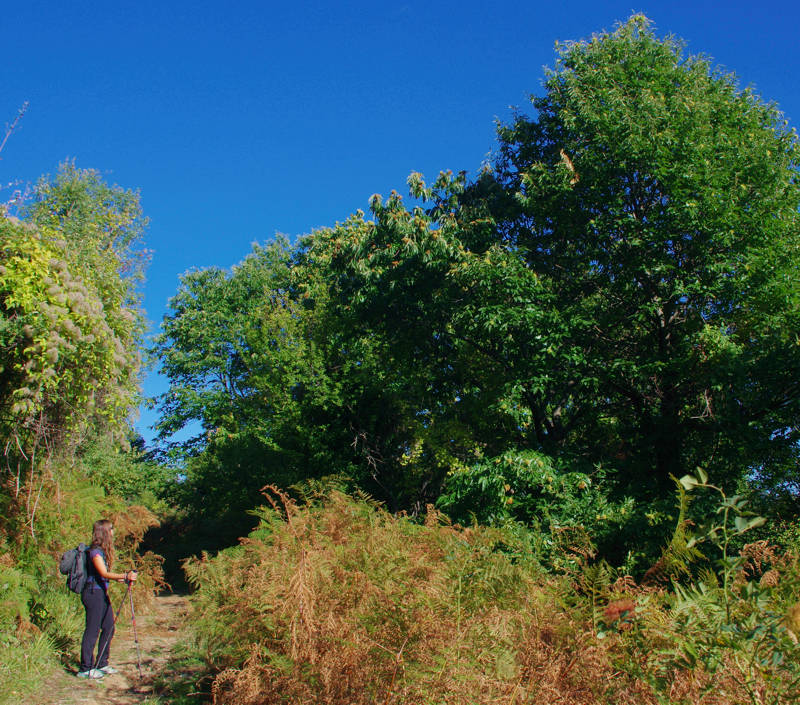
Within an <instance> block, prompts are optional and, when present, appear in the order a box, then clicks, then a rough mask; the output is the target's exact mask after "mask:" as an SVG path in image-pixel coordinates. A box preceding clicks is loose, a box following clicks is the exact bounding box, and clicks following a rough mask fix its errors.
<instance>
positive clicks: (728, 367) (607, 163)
mask: <svg viewBox="0 0 800 705" xmlns="http://www.w3.org/2000/svg"><path fill="white" fill-rule="evenodd" d="M545 88H546V92H545V94H544V95H543V96H542V97H538V98H534V99H532V103H533V107H534V108H535V110H536V114H535V116H534V117H526V116H523V115H520V116H518V117H517V119H516V120H515V121H514V122H513V123H512V124H511V125H507V126H503V127H501V128H500V130H499V139H500V155H499V159H498V163H497V179H498V182H499V183H500V184H501V185H502V186H503V188H504V190H505V191H506V192H509V193H512V194H513V195H514V197H515V199H516V201H517V204H518V205H517V208H516V209H515V210H514V211H512V212H511V213H504V212H502V211H498V212H496V217H497V220H498V234H500V236H501V238H502V242H503V245H504V247H505V248H506V249H507V250H509V251H513V252H515V253H516V254H517V255H518V256H519V258H520V260H521V261H523V262H524V264H525V267H526V268H527V269H529V270H530V271H532V272H533V273H535V274H536V275H537V276H538V277H541V278H542V279H544V280H546V282H547V285H548V287H549V288H550V289H551V291H552V293H553V296H554V299H553V303H554V305H555V308H556V309H557V310H558V311H559V312H560V314H561V316H562V317H563V318H564V319H565V320H567V321H568V322H569V344H570V345H572V346H573V347H574V349H576V350H577V351H579V354H578V355H577V356H576V358H575V364H574V365H573V366H571V367H562V368H560V369H558V370H556V372H555V377H556V379H557V381H558V384H559V387H560V397H561V398H562V399H563V402H564V403H561V400H560V399H559V400H558V401H559V403H558V408H560V409H561V410H562V418H563V419H564V422H563V423H562V424H560V428H559V429H558V430H557V433H558V434H559V435H560V436H561V438H559V441H560V442H563V443H566V444H569V445H572V446H573V447H577V448H578V449H580V450H581V452H583V453H587V454H589V455H591V456H594V457H596V458H609V457H616V463H617V464H618V465H619V467H620V468H622V469H623V470H624V471H625V472H627V473H630V481H631V483H641V484H650V485H652V486H653V487H654V489H656V490H657V491H663V490H664V489H665V488H667V487H669V486H670V475H675V476H679V475H680V474H681V473H682V472H684V471H685V470H686V469H690V470H691V469H692V468H694V467H695V466H696V465H703V466H708V467H710V468H711V472H712V473H713V474H717V475H718V476H719V477H720V481H725V480H728V481H734V480H735V479H736V478H741V477H742V476H743V475H745V474H747V473H748V472H755V471H758V472H761V473H771V472H773V471H778V470H779V467H778V466H782V468H781V470H786V469H787V467H790V468H792V469H793V470H794V471H795V472H796V469H797V452H796V443H797V439H798V437H797V424H796V419H797V418H798V412H800V384H799V383H798V379H800V376H798V372H800V354H799V353H800V348H798V338H797V331H798V329H799V328H798V324H799V323H800V279H799V277H800V218H799V217H798V205H799V204H800V182H799V181H798V158H799V156H800V155H799V153H798V142H797V136H796V132H795V131H794V130H790V129H789V127H788V124H787V122H786V121H785V120H784V119H783V116H782V114H781V113H780V112H779V111H778V109H777V107H776V106H774V105H772V104H767V103H765V102H763V101H762V100H761V98H760V97H759V96H758V95H757V94H755V93H754V92H753V91H752V90H751V89H744V90H741V89H740V88H739V87H738V85H737V83H736V79H735V77H734V76H733V75H732V74H726V73H723V72H721V71H719V70H717V69H714V68H713V67H712V65H711V64H710V63H709V61H708V60H706V59H705V58H702V57H691V56H686V55H685V54H684V47H683V45H682V43H681V42H680V41H678V40H676V39H674V38H671V37H668V38H667V39H664V40H661V39H658V38H657V37H656V36H655V35H654V34H653V32H652V30H651V29H650V27H649V23H648V21H647V19H646V18H644V17H642V16H635V17H632V18H631V19H630V20H629V21H628V22H627V23H625V24H624V25H622V26H620V27H619V28H618V29H617V30H616V31H614V32H613V33H610V34H607V33H604V34H600V35H596V36H594V37H593V38H592V39H591V40H589V41H583V42H579V43H576V44H569V45H566V46H563V47H561V48H560V50H559V56H558V62H557V64H556V68H555V69H554V70H553V71H551V72H549V73H548V76H547V79H546V82H545ZM585 380H591V387H592V388H593V393H591V394H581V395H578V394H574V393H566V392H567V390H569V389H570V385H575V384H576V383H577V384H581V385H582V386H585V385H584V381H585ZM552 401H555V398H554V399H553V400H552ZM553 406H554V407H555V404H554V405H553ZM562 439H563V440H562ZM779 447H780V448H782V451H778V450H777V449H778V448H779ZM779 457H780V460H779V459H778V458H779ZM776 463H777V464H776ZM787 464H788V465H787Z"/></svg>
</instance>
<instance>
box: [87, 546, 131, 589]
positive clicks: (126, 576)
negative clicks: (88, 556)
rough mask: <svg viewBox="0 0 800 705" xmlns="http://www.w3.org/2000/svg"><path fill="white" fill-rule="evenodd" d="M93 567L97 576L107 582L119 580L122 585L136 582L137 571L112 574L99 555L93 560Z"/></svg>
mask: <svg viewBox="0 0 800 705" xmlns="http://www.w3.org/2000/svg"><path fill="white" fill-rule="evenodd" d="M92 565H94V569H95V570H96V571H97V574H98V575H99V576H100V577H101V578H105V579H106V580H118V581H119V582H121V583H124V582H133V581H134V580H136V571H135V570H129V571H128V572H127V573H110V572H109V571H108V568H106V562H105V561H104V560H103V556H101V555H100V554H99V553H96V554H95V556H94V558H92Z"/></svg>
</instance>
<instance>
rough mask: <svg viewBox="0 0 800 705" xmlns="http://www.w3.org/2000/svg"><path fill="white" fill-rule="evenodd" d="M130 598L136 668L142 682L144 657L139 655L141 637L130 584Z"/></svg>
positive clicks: (129, 584)
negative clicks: (137, 627)
mask: <svg viewBox="0 0 800 705" xmlns="http://www.w3.org/2000/svg"><path fill="white" fill-rule="evenodd" d="M128 597H129V598H130V601H131V624H132V625H133V643H134V644H136V666H137V668H138V669H139V680H142V655H141V653H139V637H138V635H137V634H136V613H135V612H134V611H133V590H131V583H128Z"/></svg>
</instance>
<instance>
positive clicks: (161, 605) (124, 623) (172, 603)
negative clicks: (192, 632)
mask: <svg viewBox="0 0 800 705" xmlns="http://www.w3.org/2000/svg"><path fill="white" fill-rule="evenodd" d="M186 605H187V602H186V598H185V597H181V596H180V595H162V596H159V597H156V598H155V603H154V604H153V605H152V606H151V607H150V609H149V611H148V613H147V614H140V613H139V611H138V610H137V613H136V631H137V634H138V637H139V650H140V652H141V659H142V676H143V677H142V678H141V680H140V679H139V672H138V669H137V659H136V645H135V643H134V640H133V630H132V629H131V618H130V612H129V611H128V609H127V607H126V608H125V609H123V611H122V614H121V615H120V618H119V623H118V624H117V633H116V634H115V636H114V640H113V641H112V642H111V646H112V654H111V664H112V665H113V666H114V667H115V668H116V669H118V671H119V673H116V674H114V675H110V676H106V677H105V678H103V679H102V680H100V681H89V680H84V679H82V678H76V677H75V671H74V670H73V671H71V672H70V671H68V670H64V671H59V672H58V673H56V674H55V676H54V678H53V679H52V680H51V681H50V682H49V683H48V687H47V690H46V691H45V692H44V693H42V694H41V695H40V696H39V698H40V699H39V700H38V701H37V703H39V704H40V705H137V704H140V703H147V701H148V698H150V699H151V700H150V702H153V703H154V702H158V700H157V698H155V697H154V693H153V679H154V678H155V676H156V675H157V674H158V672H159V670H160V669H161V667H162V666H163V664H164V663H165V662H166V661H167V659H168V658H169V656H170V653H171V650H172V647H173V645H174V644H175V642H176V641H177V639H178V635H179V630H180V627H181V624H182V623H183V620H184V617H185V614H186ZM76 665H77V664H76Z"/></svg>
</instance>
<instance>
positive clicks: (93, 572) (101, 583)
mask: <svg viewBox="0 0 800 705" xmlns="http://www.w3.org/2000/svg"><path fill="white" fill-rule="evenodd" d="M95 556H102V558H103V563H106V554H105V553H104V552H103V549H102V548H100V547H99V546H92V547H91V548H90V549H89V560H88V563H89V565H88V571H87V572H86V587H87V588H90V589H91V590H93V591H94V590H96V589H97V588H100V589H101V590H103V591H104V592H107V591H108V580H107V579H106V578H101V577H100V575H99V573H98V572H97V568H95V567H94V557H95ZM106 568H108V563H106Z"/></svg>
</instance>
